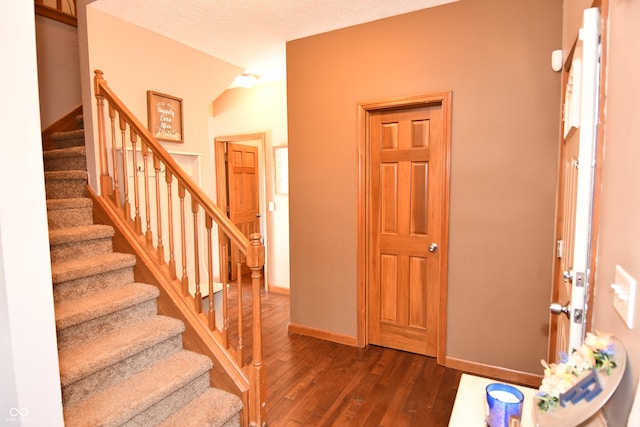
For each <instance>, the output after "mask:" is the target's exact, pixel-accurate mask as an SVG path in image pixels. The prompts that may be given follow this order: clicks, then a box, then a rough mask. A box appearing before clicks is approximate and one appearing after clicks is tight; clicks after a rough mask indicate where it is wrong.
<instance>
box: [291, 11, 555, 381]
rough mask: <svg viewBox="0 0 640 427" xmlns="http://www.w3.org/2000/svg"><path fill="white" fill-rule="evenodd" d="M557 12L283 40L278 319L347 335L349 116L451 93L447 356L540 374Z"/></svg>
mask: <svg viewBox="0 0 640 427" xmlns="http://www.w3.org/2000/svg"><path fill="white" fill-rule="evenodd" d="M561 24H562V8H561V3H560V2H557V1H554V0H545V1H538V2H528V1H524V0H518V1H513V0H500V1H497V0H483V1H480V0H478V1H462V2H456V3H452V4H448V5H445V6H440V7H437V8H433V9H427V10H424V11H419V12H415V13H411V14H407V15H403V16H398V17H394V18H390V19H385V20H381V21H378V22H374V23H369V24H365V25H360V26H356V27H351V28H347V29H344V30H340V31H335V32H330V33H326V34H322V35H318V36H313V37H309V38H305V39H301V40H296V41H292V42H290V43H288V44H287V78H288V86H287V91H288V99H289V101H288V116H289V146H290V153H289V155H290V186H291V187H290V233H291V321H292V322H293V323H296V324H300V325H305V326H309V327H312V328H318V329H321V330H327V331H331V332H335V333H339V334H345V335H349V336H355V335H356V326H357V325H356V250H357V237H358V236H357V235H356V220H357V218H356V181H357V173H358V170H357V158H356V145H357V133H358V120H357V115H356V112H357V105H358V103H360V102H367V101H373V100H380V99H385V98H392V97H398V96H408V95H417V94H426V93H430V92H438V91H443V90H451V91H452V92H453V102H452V105H453V112H452V134H451V135H452V136H451V139H452V142H451V201H450V208H451V214H450V252H449V302H448V307H447V311H448V331H447V332H448V339H447V355H448V356H449V357H453V358H458V359H462V360H466V361H471V362H477V363H482V364H487V365H495V366H500V367H505V368H509V369H514V370H520V371H525V372H531V373H536V374H541V367H540V359H542V358H545V357H546V352H547V341H548V339H547V333H548V332H547V331H548V318H549V312H548V304H549V298H550V283H551V265H552V254H553V224H554V206H555V187H556V168H557V164H556V163H557V152H558V149H557V147H558V134H559V123H558V122H559V100H560V76H559V74H557V73H554V72H553V71H552V70H551V67H550V55H551V51H553V50H555V49H559V48H560V46H561V41H562V37H561Z"/></svg>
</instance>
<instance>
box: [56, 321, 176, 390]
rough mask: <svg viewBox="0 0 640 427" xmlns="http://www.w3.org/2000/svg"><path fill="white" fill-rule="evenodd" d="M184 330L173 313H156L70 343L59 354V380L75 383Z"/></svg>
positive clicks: (66, 383)
mask: <svg viewBox="0 0 640 427" xmlns="http://www.w3.org/2000/svg"><path fill="white" fill-rule="evenodd" d="M182 332H184V324H183V323H182V322H181V321H179V320H177V319H173V318H171V317H166V316H153V317H151V318H148V319H144V320H142V321H140V322H137V323H134V324H132V325H129V326H128V327H126V328H122V329H120V330H117V331H114V332H111V333H109V334H106V335H101V336H98V337H96V338H95V339H92V340H89V341H85V342H82V343H79V344H77V345H74V346H70V347H68V348H66V349H64V350H61V351H60V352H59V354H58V357H59V365H60V383H61V384H62V386H63V387H64V386H67V385H69V384H72V383H74V382H76V381H78V380H80V379H82V378H84V377H87V376H89V375H91V374H93V373H95V372H98V371H100V370H102V369H104V368H106V367H108V366H111V365H114V364H116V363H118V362H119V361H123V360H125V359H127V358H128V357H131V356H133V355H135V354H136V353H139V352H141V351H143V350H145V349H148V348H150V347H153V346H154V345H156V344H158V343H161V342H163V341H165V340H167V339H169V338H170V337H173V336H175V335H178V334H181V333H182Z"/></svg>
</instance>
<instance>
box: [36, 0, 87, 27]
mask: <svg viewBox="0 0 640 427" xmlns="http://www.w3.org/2000/svg"><path fill="white" fill-rule="evenodd" d="M35 7H36V13H37V14H38V15H42V16H46V17H47V18H50V19H55V20H56V21H60V22H62V23H65V24H68V25H72V26H74V27H77V26H78V19H77V17H78V10H77V5H76V0H35Z"/></svg>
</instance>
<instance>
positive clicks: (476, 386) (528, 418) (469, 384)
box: [449, 374, 537, 427]
mask: <svg viewBox="0 0 640 427" xmlns="http://www.w3.org/2000/svg"><path fill="white" fill-rule="evenodd" d="M496 382H501V381H496V380H490V379H488V378H482V377H476V376H474V375H469V374H462V377H461V378H460V385H459V386H458V393H457V394H456V400H455V402H454V404H453V411H452V412H451V418H450V419H449V427H485V425H486V424H485V417H486V415H487V398H486V394H485V389H486V387H487V385H489V384H491V383H496ZM510 385H513V386H514V387H515V388H517V389H518V390H520V391H521V392H522V393H523V394H524V403H523V406H522V421H521V424H520V425H521V427H535V423H534V421H533V396H534V395H535V394H536V392H537V390H536V389H533V388H530V387H522V386H518V385H514V384H510Z"/></svg>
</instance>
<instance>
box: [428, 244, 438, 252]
mask: <svg viewBox="0 0 640 427" xmlns="http://www.w3.org/2000/svg"><path fill="white" fill-rule="evenodd" d="M437 250H438V245H437V244H435V243H432V244H430V245H429V252H435V251H437Z"/></svg>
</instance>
